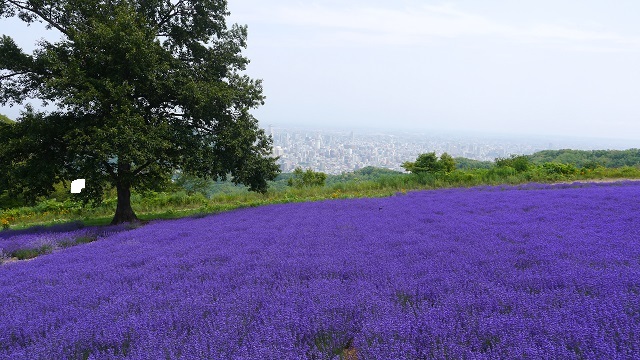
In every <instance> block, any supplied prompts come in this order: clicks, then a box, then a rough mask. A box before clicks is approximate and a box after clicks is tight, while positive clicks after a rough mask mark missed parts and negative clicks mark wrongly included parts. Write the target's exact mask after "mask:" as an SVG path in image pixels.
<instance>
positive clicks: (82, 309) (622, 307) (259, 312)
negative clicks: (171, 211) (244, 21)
mask: <svg viewBox="0 0 640 360" xmlns="http://www.w3.org/2000/svg"><path fill="white" fill-rule="evenodd" d="M380 208H382V209H381V210H380ZM638 213H640V184H638V183H633V182H629V183H617V184H562V185H553V186H550V185H539V184H538V185H535V184H534V185H528V186H516V187H502V188H498V187H492V188H486V187H485V188H471V189H448V190H437V191H421V192H408V193H407V194H406V196H393V197H389V198H384V199H357V200H328V201H321V202H314V203H298V204H280V205H270V206H264V207H258V208H250V209H241V210H236V211H232V212H228V213H222V214H218V215H212V216H207V217H203V218H200V219H181V220H173V221H158V222H154V223H150V224H149V225H146V226H144V227H142V228H138V229H135V230H131V231H123V232H118V233H115V234H110V235H108V236H105V237H103V238H101V239H100V240H99V241H96V242H92V243H89V244H86V245H82V246H75V247H70V248H67V249H64V250H60V251H57V252H54V253H53V254H51V255H47V256H41V257H38V258H36V259H34V260H32V261H29V262H20V263H11V264H6V265H3V266H1V267H0V358H2V359H4V358H6V359H49V358H92V359H157V358H170V359H202V358H212V359H276V358H277V359H300V358H308V359H338V358H340V356H343V355H345V354H346V353H347V349H349V353H352V352H353V351H355V353H356V354H357V356H358V358H359V359H393V358H395V359H398V358H426V359H440V358H455V359H458V358H474V359H493V358H525V357H527V358H563V359H565V358H566V359H578V358H583V359H602V358H618V359H628V358H638V357H640V337H639V336H638V334H640V245H639V243H638V240H639V238H638V235H637V234H638V233H640V222H639V221H638V219H637V215H636V214H638Z"/></svg>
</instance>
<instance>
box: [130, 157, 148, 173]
mask: <svg viewBox="0 0 640 360" xmlns="http://www.w3.org/2000/svg"><path fill="white" fill-rule="evenodd" d="M151 164H153V161H152V160H149V161H147V162H146V163H144V164H142V165H140V167H138V168H137V169H136V170H135V171H134V172H133V173H132V174H133V176H136V175H138V174H139V173H140V172H142V170H144V169H146V168H147V167H149V165H151Z"/></svg>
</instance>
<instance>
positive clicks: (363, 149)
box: [265, 125, 629, 175]
mask: <svg viewBox="0 0 640 360" xmlns="http://www.w3.org/2000/svg"><path fill="white" fill-rule="evenodd" d="M265 130H266V131H267V134H270V135H272V136H273V156H278V157H279V159H278V165H279V166H280V168H281V170H282V171H283V172H292V171H293V170H294V169H295V168H296V167H301V168H310V169H312V170H314V171H322V172H325V173H327V174H334V175H335V174H341V173H346V172H353V171H355V170H358V169H361V168H364V167H367V166H373V167H379V168H386V169H391V170H396V171H404V169H403V168H402V166H401V165H402V164H403V163H404V162H406V161H413V160H415V158H416V157H417V156H418V155H419V154H423V153H427V152H432V151H433V152H436V154H437V155H441V154H442V153H444V152H446V153H448V154H450V155H452V156H454V157H465V158H468V159H473V160H481V161H493V160H495V159H496V158H500V157H508V156H510V155H529V154H533V153H535V152H538V151H542V150H560V149H568V148H569V149H574V150H596V149H597V150H606V149H610V150H614V149H617V150H621V149H627V148H629V146H625V145H624V143H623V142H621V141H620V140H599V141H595V142H593V141H591V142H590V141H586V140H585V139H581V138H573V139H571V138H550V137H514V136H500V135H495V136H482V135H477V134H476V135H473V134H467V135H447V134H443V133H434V132H431V133H420V132H410V131H385V130H370V129H360V130H345V129H320V128H305V127H289V128H287V127H275V126H272V125H269V126H266V127H265Z"/></svg>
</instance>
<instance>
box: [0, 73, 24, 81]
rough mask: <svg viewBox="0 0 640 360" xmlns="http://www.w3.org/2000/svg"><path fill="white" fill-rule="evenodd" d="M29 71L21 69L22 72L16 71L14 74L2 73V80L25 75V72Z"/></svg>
mask: <svg viewBox="0 0 640 360" xmlns="http://www.w3.org/2000/svg"><path fill="white" fill-rule="evenodd" d="M28 73H29V71H20V72H15V73H13V74H8V75H2V76H0V80H4V79H8V78H10V77H12V76H16V75H24V74H28Z"/></svg>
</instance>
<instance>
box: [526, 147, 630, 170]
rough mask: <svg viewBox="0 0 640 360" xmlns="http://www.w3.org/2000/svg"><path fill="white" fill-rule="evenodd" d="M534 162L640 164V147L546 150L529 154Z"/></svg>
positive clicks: (616, 166) (576, 164) (581, 164)
mask: <svg viewBox="0 0 640 360" xmlns="http://www.w3.org/2000/svg"><path fill="white" fill-rule="evenodd" d="M528 158H529V159H530V160H531V162H532V163H534V164H538V165H541V164H543V163H546V162H555V163H561V164H572V165H575V166H577V167H594V166H598V165H599V166H604V167H608V168H618V167H623V166H640V149H629V150H569V149H565V150H544V151H539V152H537V153H535V154H533V155H528Z"/></svg>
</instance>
